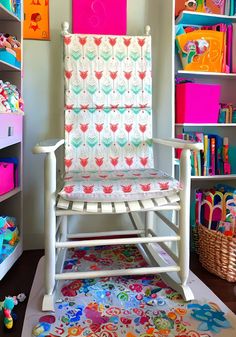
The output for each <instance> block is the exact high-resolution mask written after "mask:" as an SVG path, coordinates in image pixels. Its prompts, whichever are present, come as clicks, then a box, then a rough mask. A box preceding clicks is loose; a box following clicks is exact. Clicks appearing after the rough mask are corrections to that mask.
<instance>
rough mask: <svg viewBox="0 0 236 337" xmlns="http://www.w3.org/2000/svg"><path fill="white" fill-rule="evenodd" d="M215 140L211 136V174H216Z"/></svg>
mask: <svg viewBox="0 0 236 337" xmlns="http://www.w3.org/2000/svg"><path fill="white" fill-rule="evenodd" d="M215 156H216V140H215V138H211V175H213V176H214V175H215V174H216V170H215V169H216V159H215V158H216V157H215Z"/></svg>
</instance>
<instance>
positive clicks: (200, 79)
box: [172, 5, 236, 204]
mask: <svg viewBox="0 0 236 337" xmlns="http://www.w3.org/2000/svg"><path fill="white" fill-rule="evenodd" d="M173 6H174V5H173ZM218 23H226V24H231V23H236V16H233V17H232V16H225V15H214V14H207V13H196V12H188V11H184V12H182V13H181V15H180V16H179V17H178V18H177V19H176V20H175V24H176V25H177V24H185V25H215V24H218ZM173 45H174V46H175V36H174V41H173ZM174 69H175V77H176V78H186V79H187V80H190V79H191V80H193V81H194V82H195V83H206V84H207V83H209V84H214V83H216V84H220V85H221V98H220V102H221V103H232V104H233V105H236V95H235V92H236V82H235V80H236V74H235V73H220V72H203V71H199V72H197V71H186V70H183V69H182V65H181V62H180V59H179V55H178V54H175V50H174ZM173 85H174V86H175V84H173ZM206 113H207V112H206ZM174 116H175V108H173V112H172V120H175V117H174ZM174 129H175V130H174V132H175V135H177V134H178V133H182V130H184V131H185V132H188V131H189V132H193V131H195V130H196V131H198V132H203V133H209V134H219V135H220V136H221V137H228V138H229V145H230V146H232V147H233V149H234V148H235V150H236V123H222V124H221V123H213V124H212V123H199V124H196V123H183V124H174ZM173 157H174V153H173ZM235 158H236V156H235ZM173 166H174V168H175V172H176V173H177V174H178V168H179V160H178V159H176V158H174V159H173ZM232 166H233V167H232V174H229V175H224V174H222V175H214V176H191V190H192V191H191V202H192V204H194V200H195V191H196V189H199V188H200V189H204V188H212V187H213V186H215V185H217V184H226V185H230V186H233V187H236V161H234V160H233V165H232Z"/></svg>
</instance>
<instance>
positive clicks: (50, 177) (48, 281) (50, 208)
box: [42, 153, 56, 311]
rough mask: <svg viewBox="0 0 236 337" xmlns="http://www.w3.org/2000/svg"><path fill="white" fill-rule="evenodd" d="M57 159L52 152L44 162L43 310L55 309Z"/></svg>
mask: <svg viewBox="0 0 236 337" xmlns="http://www.w3.org/2000/svg"><path fill="white" fill-rule="evenodd" d="M55 172H56V159H55V154H54V153H50V154H48V155H47V156H46V158H45V162H44V177H45V181H44V183H45V186H44V189H45V198H44V236H45V279H44V282H45V295H44V298H43V305H42V310H43V311H54V301H53V297H54V296H53V292H54V288H55V274H56V249H55V243H56V206H55V205H56V200H55V191H56V179H55Z"/></svg>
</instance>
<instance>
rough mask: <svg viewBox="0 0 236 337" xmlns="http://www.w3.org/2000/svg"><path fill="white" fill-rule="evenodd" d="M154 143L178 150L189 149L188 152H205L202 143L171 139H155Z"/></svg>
mask: <svg viewBox="0 0 236 337" xmlns="http://www.w3.org/2000/svg"><path fill="white" fill-rule="evenodd" d="M152 141H153V143H155V144H161V145H166V146H171V147H174V148H177V149H188V150H197V151H199V150H203V144H202V143H197V142H192V141H188V140H182V139H178V138H170V139H160V138H153V139H152Z"/></svg>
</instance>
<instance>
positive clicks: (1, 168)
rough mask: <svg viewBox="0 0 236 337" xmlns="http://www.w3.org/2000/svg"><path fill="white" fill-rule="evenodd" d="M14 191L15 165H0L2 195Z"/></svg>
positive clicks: (0, 191)
mask: <svg viewBox="0 0 236 337" xmlns="http://www.w3.org/2000/svg"><path fill="white" fill-rule="evenodd" d="M13 189H14V164H13V163H4V162H3V163H0V195H3V194H5V193H8V192H10V191H11V190H13Z"/></svg>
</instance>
